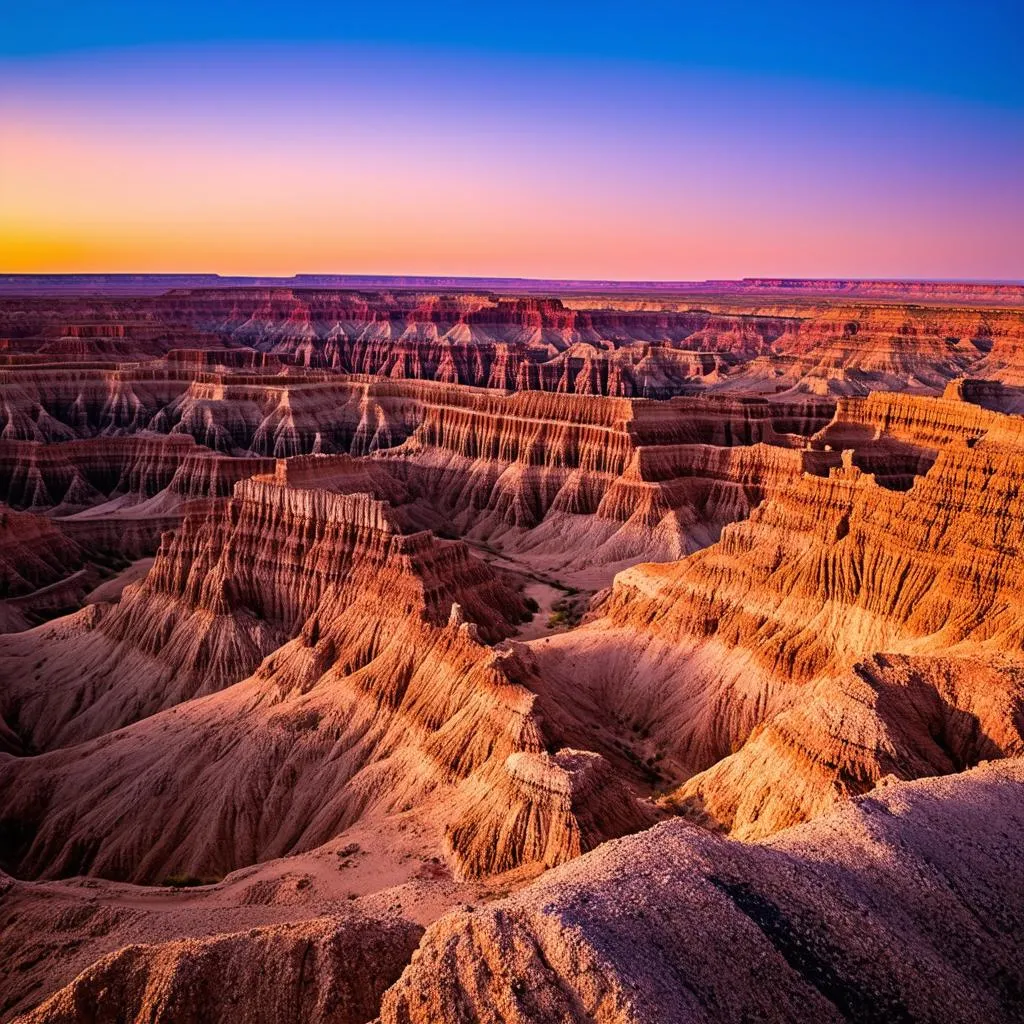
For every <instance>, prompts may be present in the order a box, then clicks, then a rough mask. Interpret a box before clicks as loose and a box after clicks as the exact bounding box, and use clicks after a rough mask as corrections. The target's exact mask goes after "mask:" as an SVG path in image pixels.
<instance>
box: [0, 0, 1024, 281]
mask: <svg viewBox="0 0 1024 1024" xmlns="http://www.w3.org/2000/svg"><path fill="white" fill-rule="evenodd" d="M4 6H5V8H7V9H6V10H5V13H4V25H3V28H2V29H0V272H86V271H95V272H116V271H166V272H219V273H223V274H292V273H396V274H403V273H405V274H466V275H504V276H529V277H573V278H619V279H647V280H650V279H662V280H680V279H702V278H708V277H740V276H751V275H787V276H855V277H890V276H893V277H924V278H972V279H997V280H1011V279H1014V280H1016V279H1022V278H1024V73H1022V71H1021V69H1022V67H1024V13H1022V11H1024V5H1022V4H1021V3H1020V2H1019V0H1012V2H1011V0H1006V2H1002V0H997V2H985V0H982V2H979V3H973V4H967V3H950V2H944V0H938V2H935V3H929V4H908V3H881V2H874V0H869V2H866V3H860V4H858V5H856V6H854V7H850V6H847V5H826V4H820V3H810V2H806V3H804V2H800V3H797V2H790V3H786V2H782V3H776V4H771V5H769V4H760V3H753V2H751V3H733V4H728V5H726V4H717V5H712V4H707V3H704V4H701V5H699V6H698V5H691V4H687V3H643V2H640V3H634V4H623V3H615V4H611V3H601V2H598V3H586V4H584V3H578V4H567V3H552V4H544V3H539V2H537V3H534V2H526V3H518V4H514V5H498V4H495V5H490V6H487V5H480V4H469V3H465V4H440V3H439V4H436V5H435V4H412V3H391V4H376V5H367V4H360V5H358V6H357V5H351V6H350V5H347V4H344V3H335V4H328V3H322V4H321V3H303V2H295V3H291V4H281V3H274V4H271V3H265V2H256V3H244V4H243V3H220V4H218V3H198V2H193V0H182V2H179V3H174V4H170V3H152V4H147V5H142V4H136V3H126V2H107V3H99V2H94V3H89V2H79V3H74V4H72V3H56V2H45V0H35V2H33V3H31V4H22V5H18V6H17V8H15V5H14V4H10V3H8V4H5V5H4ZM143 8H145V10H144V11H143V10H142V9H143Z"/></svg>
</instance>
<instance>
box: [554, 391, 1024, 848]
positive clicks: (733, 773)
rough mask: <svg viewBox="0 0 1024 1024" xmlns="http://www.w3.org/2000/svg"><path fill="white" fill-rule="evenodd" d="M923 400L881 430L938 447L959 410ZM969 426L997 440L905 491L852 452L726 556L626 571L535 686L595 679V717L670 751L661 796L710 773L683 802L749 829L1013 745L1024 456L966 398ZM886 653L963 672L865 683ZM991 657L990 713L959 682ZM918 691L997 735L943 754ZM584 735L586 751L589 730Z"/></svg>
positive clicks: (948, 461) (725, 542)
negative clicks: (882, 481)
mask: <svg viewBox="0 0 1024 1024" xmlns="http://www.w3.org/2000/svg"><path fill="white" fill-rule="evenodd" d="M872 401H873V402H874V406H878V405H879V404H881V401H882V400H881V399H879V398H876V399H874V400H872ZM916 402H917V405H913V404H912V405H911V408H912V409H916V410H918V412H921V411H927V406H928V404H929V403H931V405H932V406H933V407H934V408H933V409H932V412H933V413H934V415H927V416H924V415H918V416H917V417H916V420H915V418H914V417H906V416H904V415H903V414H901V413H899V412H898V410H899V409H900V408H901V407H904V404H905V400H904V399H895V400H893V402H892V403H891V406H892V408H891V409H890V415H888V416H887V417H886V419H887V421H888V422H890V423H897V422H899V423H906V424H909V425H908V426H906V427H905V428H902V429H905V430H906V431H907V434H906V436H909V437H912V438H916V439H917V440H921V439H922V431H924V434H923V439H924V440H926V441H928V442H930V443H938V440H937V434H936V430H937V424H940V423H941V422H942V416H943V415H945V414H946V413H947V412H948V411H949V410H948V406H947V403H946V402H944V401H943V400H938V399H918V400H916ZM867 404H868V405H869V406H870V405H871V403H870V402H869V403H867ZM921 407H925V408H924V409H923V410H922V408H921ZM844 415H845V414H844V411H843V409H841V410H840V413H839V414H838V415H837V420H841V418H842V417H843V416H844ZM963 416H964V419H965V422H967V423H971V422H976V418H977V417H979V416H980V417H982V418H987V419H986V422H987V423H988V424H989V430H988V432H987V433H985V434H983V435H982V436H981V437H980V438H978V437H977V436H974V437H972V438H968V439H965V440H961V441H950V442H949V443H947V444H946V445H945V446H943V447H942V448H941V449H940V450H939V451H938V454H937V456H936V458H935V461H934V464H933V465H932V466H931V468H930V469H929V470H928V471H927V475H925V476H919V477H917V478H916V479H915V482H914V483H913V485H912V486H911V487H910V489H909V490H907V491H905V492H901V491H897V490H892V489H889V488H885V487H880V486H879V485H878V484H877V483H876V482H875V481H874V480H873V479H872V478H871V477H868V476H866V475H865V474H864V473H863V472H861V471H860V470H858V469H857V468H856V466H854V465H853V452H848V453H846V455H845V456H844V465H843V466H842V467H840V468H833V469H830V470H829V472H828V475H827V476H825V475H821V476H818V475H814V474H806V473H805V474H804V475H802V476H801V477H800V478H799V480H798V481H797V482H794V484H793V485H792V486H790V487H781V488H778V489H776V490H775V491H774V492H773V493H772V494H771V495H770V496H769V497H768V498H767V499H766V500H765V501H764V502H763V503H762V504H761V505H760V506H758V507H757V508H756V509H755V510H754V511H753V512H752V513H751V514H750V516H749V518H748V519H746V520H744V521H742V522H739V523H734V524H732V525H729V526H726V527H725V528H724V529H723V531H722V535H721V540H720V541H719V543H718V544H716V545H714V546H712V547H708V548H706V549H704V550H703V551H700V552H698V553H697V554H695V555H693V556H691V557H690V558H688V559H684V560H683V561H681V562H677V563H674V564H667V565H643V566H638V567H636V568H634V569H630V570H628V571H627V572H624V573H622V574H620V575H619V576H618V577H617V578H616V582H615V586H614V588H613V590H612V593H611V595H610V596H609V597H608V599H607V601H606V602H605V604H604V605H603V606H602V610H601V611H602V617H601V618H600V619H599V620H598V621H596V622H594V623H593V624H592V625H591V626H585V627H584V628H582V629H580V630H578V631H575V632H574V633H571V634H568V635H566V636H565V637H562V638H559V639H558V641H557V643H556V642H551V643H548V644H544V645H542V646H540V647H539V648H538V655H539V656H540V658H541V675H542V677H544V678H546V679H548V680H553V681H555V682H553V683H551V685H555V686H556V688H557V686H559V685H561V684H560V683H559V682H558V681H561V680H564V685H569V680H570V679H574V680H579V679H581V678H582V679H584V680H586V683H585V686H584V690H585V694H586V696H585V697H584V698H583V701H584V706H588V705H589V707H590V709H591V711H590V715H591V716H592V717H593V718H594V719H596V720H604V721H607V720H608V719H609V718H612V719H615V720H620V721H621V720H625V721H631V722H635V723H638V728H639V730H640V731H641V732H642V734H643V735H644V736H645V737H648V739H646V740H645V743H644V745H643V756H644V757H647V756H651V755H655V756H658V755H660V758H661V760H660V761H659V762H658V773H657V774H656V776H655V777H656V778H657V779H660V781H661V784H662V785H664V782H665V780H666V779H672V778H673V777H674V778H676V779H678V778H680V777H682V778H683V779H685V778H686V777H687V776H690V775H693V774H694V773H698V772H703V774H698V775H697V776H696V778H695V779H692V780H691V781H690V782H688V783H687V784H686V786H684V787H683V789H682V790H681V791H680V796H681V797H682V800H683V803H690V804H692V805H693V806H692V809H693V810H694V811H695V812H698V811H699V812H701V813H709V814H710V816H711V817H712V819H714V820H715V821H717V822H719V823H720V824H723V825H725V826H726V827H731V828H732V829H734V830H735V831H737V832H738V833H739V834H745V835H746V834H754V835H757V834H764V833H766V832H770V831H772V830H773V829H776V828H778V827H780V826H782V825H784V824H790V823H792V822H793V821H797V820H801V819H803V818H804V817H806V816H808V815H809V814H810V813H815V812H816V811H818V810H820V809H821V808H822V807H823V806H827V805H828V804H829V803H831V802H832V801H834V800H835V799H839V798H840V797H842V796H844V795H849V793H851V792H863V791H864V790H866V789H867V788H870V786H871V785H873V784H874V783H875V782H877V781H878V779H879V778H880V777H882V776H883V775H886V774H896V775H897V776H901V777H911V776H913V775H915V774H925V773H928V772H929V771H930V770H933V769H935V770H938V769H941V770H958V769H959V768H962V767H963V766H964V765H965V764H970V763H975V762H976V760H977V759H978V758H982V757H985V756H991V755H992V751H994V750H1000V751H1002V752H1004V753H1009V754H1012V753H1014V752H1016V750H1017V749H1018V748H1019V743H1020V738H1021V731H1020V727H1021V722H1022V721H1024V717H1022V713H1021V709H1022V705H1021V694H1020V690H1019V683H1018V681H1017V680H1018V673H1017V670H1016V667H1015V666H1016V665H1017V663H1018V662H1019V660H1020V652H1021V651H1022V648H1024V619H1022V618H1021V616H1020V614H1019V611H1018V610H1019V609H1020V608H1021V607H1024V605H1022V604H1021V595H1020V594H1019V593H1018V590H1019V576H1020V574H1019V571H1018V566H1019V560H1020V554H1019V553H1020V551H1021V550H1022V542H1024V537H1022V536H1021V535H1020V530H1019V524H1018V522H1017V518H1016V517H1015V516H1014V515H1013V514H1012V512H1010V511H1009V510H1010V509H1012V508H1013V507H1014V504H1013V503H1014V500H1015V495H1016V494H1017V493H1018V491H1019V488H1020V486H1021V480H1022V479H1024V461H1022V452H1024V448H1022V447H1021V445H1020V443H1019V441H1015V440H1014V438H1015V437H1016V429H1015V428H1016V424H1015V422H1014V421H1012V420H1011V419H1010V418H1008V417H1001V416H999V415H998V414H994V413H987V412H984V411H983V410H979V409H977V408H975V407H973V406H964V407H963ZM858 418H861V417H854V416H851V417H850V419H853V420H856V419H858ZM867 418H870V417H867ZM915 422H916V424H918V425H917V426H914V423H915ZM830 429H831V428H830ZM837 429H838V428H837ZM972 429H973V428H972ZM627 652H628V653H627ZM876 652H880V653H884V655H885V657H886V658H888V657H889V656H890V655H898V654H901V655H907V656H913V657H914V658H915V659H916V658H919V657H920V656H922V655H926V654H936V653H939V652H941V653H942V654H943V655H944V656H945V657H948V658H951V659H954V660H953V661H952V662H949V663H943V666H942V667H941V669H936V668H934V666H932V667H928V666H927V665H925V663H923V662H920V661H916V660H915V661H913V662H912V663H911V664H910V665H908V666H907V667H906V668H905V669H902V670H900V671H899V672H898V673H897V674H898V675H900V676H901V678H902V677H904V676H906V678H902V682H898V683H894V682H893V681H891V679H890V676H891V672H890V670H885V671H881V672H880V674H879V679H878V680H877V681H876V682H875V683H874V684H872V683H867V682H866V681H865V679H864V678H863V677H864V676H865V675H867V676H868V677H870V678H872V679H873V678H875V677H874V675H873V674H872V673H873V672H875V670H872V669H870V668H867V667H863V663H864V662H865V659H870V658H871V656H872V655H874V654H875V653H876ZM1004 654H1005V655H1006V656H1007V657H1008V658H1009V662H1008V663H1005V664H1004V663H1003V662H1000V661H999V660H998V658H999V657H1001V656H1002V655H1004ZM958 659H965V660H963V661H960V660H958ZM979 662H982V663H983V664H985V665H987V666H989V667H990V669H991V670H990V671H987V674H986V675H985V676H984V677H983V678H984V679H985V680H986V681H987V682H986V686H987V687H988V692H989V694H990V697H989V698H988V703H985V702H981V703H980V704H979V703H978V701H977V699H976V698H975V697H973V696H972V697H967V696H965V694H969V693H972V692H973V689H972V688H971V687H970V686H968V687H967V689H966V690H965V689H964V686H965V684H964V683H962V682H961V683H956V684H954V683H953V682H951V680H955V679H961V680H963V679H965V678H966V679H967V680H969V679H970V676H971V673H975V674H977V673H978V672H979V671H980V670H979V669H978V668H977V667H976V666H977V665H978V663H979ZM858 664H861V666H862V667H861V668H859V669H856V671H855V667H856V666H857V665H858ZM929 664H930V663H929ZM892 671H895V670H892ZM850 672H853V673H854V676H852V677H851V676H845V675H844V673H850ZM857 672H859V673H860V676H861V678H859V679H858V678H857V677H856V673H857ZM837 673H838V674H839V675H840V676H843V678H844V679H846V682H843V681H839V682H836V681H835V679H836V676H837ZM576 685H577V688H578V684H576ZM922 692H926V693H929V694H930V696H929V697H928V700H931V701H933V702H936V703H935V708H938V709H939V710H941V708H942V707H948V710H947V711H946V712H943V714H948V715H952V716H953V717H954V718H956V717H957V716H961V717H965V716H966V718H967V719H968V720H973V721H974V722H975V726H974V727H975V728H976V729H977V730H979V734H980V735H982V736H988V737H990V738H992V737H995V736H999V737H1000V739H999V740H993V744H992V745H991V746H986V744H985V743H982V742H980V741H977V742H974V743H972V744H968V745H967V746H966V747H962V746H961V747H957V746H956V745H954V747H955V749H954V747H950V748H949V749H947V750H946V751H945V753H944V754H941V756H940V754H938V753H935V752H934V751H932V750H931V748H930V747H928V745H927V744H924V745H923V746H922V743H923V740H919V739H915V738H914V736H916V735H918V734H920V733H921V731H922V730H924V731H925V732H927V731H928V730H934V729H939V728H940V726H941V729H945V728H946V726H945V725H942V723H943V722H944V721H946V719H945V718H943V717H942V714H939V710H934V709H933V710H929V711H927V713H925V711H924V710H923V705H922V704H921V701H922V700H924V698H923V697H922V696H921V694H922ZM883 694H884V699H883ZM965 701H966V703H964V702H965ZM925 703H926V704H927V701H925ZM823 707H827V708H829V709H830V714H828V715H826V714H824V713H823V712H822V710H821V709H822V708H823ZM833 713H834V714H833ZM935 715H938V717H937V718H936V717H934V716H935ZM922 716H923V717H922ZM929 716H931V717H929ZM915 717H916V718H917V719H918V721H917V724H915V723H914V718H915ZM922 722H924V723H927V724H926V725H923V724H921V723H922ZM797 723H799V724H797ZM894 729H896V730H897V731H898V732H900V733H901V735H899V736H895V737H894V736H893V730H894ZM907 730H910V732H911V733H913V734H914V735H913V736H907V735H902V733H906V731H907ZM858 735H859V736H862V737H864V739H863V742H861V743H858V742H854V741H851V742H850V746H849V747H846V748H844V750H845V753H843V754H842V756H840V754H837V750H836V743H839V742H841V741H842V738H843V737H845V738H846V740H849V739H850V737H852V736H858ZM935 735H944V734H943V733H942V732H941V730H940V732H938V733H935ZM783 736H785V737H788V739H787V740H783V739H782V737H783ZM573 742H575V743H581V742H583V741H582V740H581V738H580V736H579V734H578V733H576V734H574V739H573ZM594 742H599V743H601V744H603V745H601V746H600V749H602V752H604V753H606V755H607V756H610V757H616V756H618V755H619V754H620V752H619V751H617V750H614V749H613V748H610V747H609V746H608V745H607V744H608V741H607V739H603V740H602V739H601V737H600V736H598V735H596V734H595V739H594ZM748 743H749V744H751V747H750V749H749V750H747V749H746V748H745V746H744V745H745V744H748ZM787 745H788V746H789V748H790V752H789V753H788V754H786V755H785V756H783V754H782V748H783V747H784V746H787ZM939 745H940V747H941V746H942V744H941V743H940V744H939ZM769 750H770V753H769V752H768V751H769ZM929 751H931V752H929ZM986 751H988V753H986ZM737 752H738V753H737ZM723 758H725V759H727V760H725V761H722V759H723ZM769 761H770V762H771V763H772V764H773V765H774V766H775V767H774V769H771V770H769V769H768V768H767V767H766V765H767V763H768V762H769ZM717 762H721V764H719V765H717V766H716V767H712V766H715V765H716V763H717ZM618 763H620V765H621V766H623V767H628V765H622V763H621V760H620V761H619V762H618ZM784 764H785V765H787V766H788V767H786V768H784V767H783V765H784ZM755 767H756V768H757V770H758V771H759V772H761V773H762V774H764V775H765V778H766V780H767V781H766V782H765V789H766V790H767V789H770V790H771V791H772V794H773V797H772V800H773V806H772V810H771V813H765V810H764V796H763V794H762V795H760V796H759V795H758V793H759V792H760V790H759V787H758V786H756V785H753V786H752V785H751V784H750V782H749V778H750V775H749V772H751V771H753V770H754V768H755ZM716 787H724V788H723V791H722V792H720V793H717V794H716V793H713V792H712V790H713V789H715V788H716ZM716 808H720V809H723V810H722V813H716V810H715V809H716ZM787 808H788V810H787Z"/></svg>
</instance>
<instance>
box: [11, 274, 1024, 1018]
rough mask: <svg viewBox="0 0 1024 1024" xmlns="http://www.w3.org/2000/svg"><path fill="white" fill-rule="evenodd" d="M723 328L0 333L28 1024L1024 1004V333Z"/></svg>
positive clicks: (655, 304) (417, 304)
mask: <svg viewBox="0 0 1024 1024" xmlns="http://www.w3.org/2000/svg"><path fill="white" fill-rule="evenodd" d="M892 287H893V288H894V287H895V286H892ZM950 294H952V293H950ZM702 295H703V297H704V298H706V299H707V300H708V301H707V302H703V303H702V304H697V303H694V302H691V301H688V300H687V299H686V298H685V297H684V296H683V295H682V294H680V296H676V297H673V296H671V295H664V294H657V295H653V294H652V295H645V294H643V293H642V291H641V292H638V294H636V295H624V294H619V293H616V294H609V295H599V296H589V295H586V294H576V295H574V296H572V297H571V298H570V297H565V298H553V297H550V296H547V295H509V294H501V295H498V294H491V293H488V292H486V291H483V290H479V291H460V292H443V291H430V290H428V289H410V290H398V289H390V290H389V289H387V288H381V289H379V290H373V291H370V290H365V291H344V290H338V289H330V288H327V287H314V286H311V287H309V288H282V287H270V286H265V287H258V288H241V287H231V288H188V287H184V288H179V289H177V290H174V291H170V292H165V293H162V294H152V295H135V296H121V297H118V296H117V295H109V296H104V295H98V296H92V297H89V298H85V297H81V296H69V295H55V296H50V295H45V294H36V295H33V296H29V297H22V298H10V297H4V298H0V906H2V907H3V914H2V915H0V1020H4V1021H7V1020H21V1021H26V1022H28V1021H31V1022H34V1024H43V1022H57V1021H61V1022H70V1021H83V1022H84V1021H101V1020H110V1021H120V1020H147V1021H159V1022H167V1024H171V1022H178V1021H192V1020H194V1021H197V1022H198V1021H205V1020H222V1021H236V1020H237V1021H246V1020H251V1021H272V1020H273V1021H277V1020H293V1019H294V1020H296V1021H298V1020H312V1021H362V1022H369V1021H371V1020H374V1019H375V1018H378V1019H379V1020H380V1021H381V1022H382V1024H384V1022H389V1024H391V1022H394V1024H398V1022H401V1024H413V1022H418V1021H424V1022H426V1021H431V1022H434V1021H449V1020H451V1021H461V1020H480V1021H494V1022H498V1021H502V1022H517V1024H518V1022H526V1021H531V1022H533V1021H536V1022H549V1021H550V1022H556V1021H557V1022H565V1021H602V1022H623V1024H625V1022H627V1021H628V1022H640V1021H664V1020H672V1021H677V1020H678V1021H688V1020H708V1021H718V1020H721V1021H727V1020H730V1021H731V1020H738V1019H764V1020H808V1021H811V1020H815V1021H817V1020H831V1019H837V1020H839V1019H856V1020H862V1019H863V1020H879V1021H882V1020H935V1021H939V1020H956V1021H960V1020H963V1021H973V1020H979V1021H980V1020H985V1021H993V1020H1014V1019H1024V1006H1022V1003H1021V992H1022V990H1024V978H1021V976H1020V968H1019V964H1020V963H1021V954H1022V953H1024V948H1022V944H1021V939H1020V936H1021V935H1022V934H1024V920H1022V914H1024V907H1022V906H1020V905H1019V903H1020V900H1019V898H1018V890H1019V886H1018V885H1017V884H1016V879H1017V877H1018V876H1019V874H1020V872H1021V869H1022V868H1024V863H1022V858H1021V854H1020V852H1019V846H1020V844H1019V843H1018V842H1017V841H1016V835H1017V833H1018V832H1019V831H1020V829H1021V826H1022V825H1024V820H1022V815H1024V804H1022V802H1021V800H1022V792H1024V773H1022V770H1021V765H1022V764H1024V612H1022V609H1024V589H1022V587H1024V585H1022V583H1021V580H1022V579H1024V576H1022V572H1021V569H1022V561H1021V559H1022V552H1024V525H1022V524H1024V517H1022V515H1021V498H1020V495H1021V492H1022V489H1024V418H1022V413H1024V390H1022V389H1021V388H1019V387H1018V384H1019V383H1020V382H1018V380H1017V374H1018V369H1019V368H1020V367H1021V366H1024V362H1022V361H1021V358H1020V352H1021V351H1022V345H1021V343H1022V341H1024V312H1022V311H1021V310H1018V309H1014V308H1012V305H1011V299H1012V296H1009V297H1007V296H1006V295H1003V294H1002V293H1000V295H999V296H997V298H998V299H999V302H1000V303H1001V305H999V306H998V308H997V305H998V304H997V303H996V300H995V299H993V298H992V297H991V296H989V295H988V294H987V293H979V292H976V291H972V290H971V289H970V288H967V287H965V289H964V290H963V292H962V294H961V293H960V292H957V293H956V295H955V296H954V297H953V298H949V296H946V293H942V295H940V294H938V293H935V292H934V290H929V289H928V288H924V287H922V288H921V289H918V291H914V290H913V289H909V288H908V289H904V290H903V291H902V292H900V291H899V290H898V289H897V290H891V289H890V291H886V290H885V289H884V288H883V289H881V290H880V291H879V289H875V290H874V291H872V290H871V289H859V288H855V287H853V286H851V285H849V284H848V283H846V284H841V283H837V284H836V285H835V287H834V288H825V287H824V286H822V287H820V288H818V289H817V290H816V291H815V290H814V289H813V288H812V286H811V284H808V283H807V282H797V283H793V282H775V283H774V284H773V283H771V282H767V283H765V282H761V283H758V282H748V283H747V284H746V285H744V286H743V288H741V289H740V290H739V291H738V292H736V293H735V294H734V293H733V292H729V291H728V290H723V289H718V288H713V287H711V286H709V287H708V290H707V291H706V292H705V293H702ZM730 295H733V298H730ZM943 296H945V298H943ZM989 300H991V303H992V304H991V305H990V306H986V305H985V303H986V302H987V301H989ZM942 301H946V302H947V303H948V302H957V303H962V304H960V305H949V304H946V305H942V304H941V302H942ZM925 302H927V304H921V303H925ZM915 303H918V304H915ZM1022 380H1024V378H1022ZM424 928H425V929H426V931H425V932H424Z"/></svg>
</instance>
